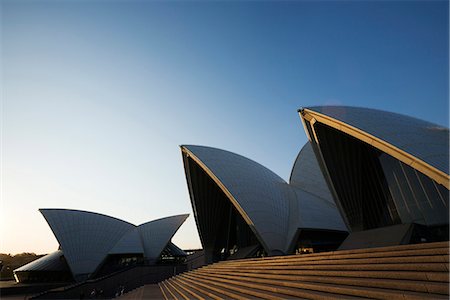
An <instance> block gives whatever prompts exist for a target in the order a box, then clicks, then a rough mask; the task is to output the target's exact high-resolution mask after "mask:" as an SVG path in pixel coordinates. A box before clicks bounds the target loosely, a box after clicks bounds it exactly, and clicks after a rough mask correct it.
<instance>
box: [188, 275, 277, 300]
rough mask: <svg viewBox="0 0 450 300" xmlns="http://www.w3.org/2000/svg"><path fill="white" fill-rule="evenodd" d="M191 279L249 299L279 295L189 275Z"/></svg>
mask: <svg viewBox="0 0 450 300" xmlns="http://www.w3.org/2000/svg"><path fill="white" fill-rule="evenodd" d="M189 278H190V279H191V280H194V281H202V282H203V283H205V284H209V285H216V286H219V287H221V288H222V289H227V290H232V291H233V293H236V292H237V293H239V294H240V295H241V296H243V297H246V298H249V299H266V300H277V299H279V295H277V294H274V293H271V292H261V291H258V290H255V289H251V288H247V289H244V288H242V287H240V286H236V285H230V284H222V283H220V282H215V281H213V282H211V281H209V280H208V279H207V278H195V277H192V276H191V277H189Z"/></svg>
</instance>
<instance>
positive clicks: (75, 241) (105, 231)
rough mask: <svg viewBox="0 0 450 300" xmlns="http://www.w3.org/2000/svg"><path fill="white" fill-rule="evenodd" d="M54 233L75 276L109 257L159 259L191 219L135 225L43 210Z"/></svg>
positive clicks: (98, 216)
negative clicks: (129, 255)
mask: <svg viewBox="0 0 450 300" xmlns="http://www.w3.org/2000/svg"><path fill="white" fill-rule="evenodd" d="M39 211H40V212H41V213H42V215H43V216H44V217H45V219H46V220H47V223H48V224H49V226H50V228H51V229H52V231H53V233H54V234H55V237H56V239H57V240H58V242H59V244H60V247H61V249H62V250H63V251H64V257H65V258H66V261H67V263H68V265H69V267H70V269H71V271H72V274H73V275H74V277H75V278H76V279H77V278H84V277H86V276H88V275H89V274H91V273H93V272H94V271H95V270H96V269H97V267H98V266H99V265H100V264H101V262H102V261H103V260H104V259H105V258H106V256H107V255H108V254H123V253H144V256H145V257H147V258H149V259H156V258H157V257H158V256H159V255H160V254H161V252H162V250H164V247H166V246H167V244H168V243H169V242H170V240H171V239H172V237H173V235H174V234H175V232H176V231H177V230H178V228H179V227H180V226H181V225H182V224H183V222H184V221H185V220H186V218H187V217H188V216H189V215H187V214H185V215H178V216H172V217H167V218H163V219H159V220H154V221H151V222H148V223H144V224H142V225H140V226H135V225H133V224H131V223H128V222H125V221H123V220H120V219H117V218H114V217H110V216H106V215H103V214H98V213H93V212H87V211H80V210H70V209H40V210H39Z"/></svg>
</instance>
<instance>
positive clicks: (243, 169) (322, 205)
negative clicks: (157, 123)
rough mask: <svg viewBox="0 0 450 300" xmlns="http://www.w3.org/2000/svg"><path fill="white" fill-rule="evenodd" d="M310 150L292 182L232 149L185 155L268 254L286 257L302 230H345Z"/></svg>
mask: <svg viewBox="0 0 450 300" xmlns="http://www.w3.org/2000/svg"><path fill="white" fill-rule="evenodd" d="M308 147H309V146H306V148H304V150H302V151H301V152H300V154H299V156H298V158H297V163H296V166H295V167H294V170H293V175H292V176H291V182H292V184H287V183H286V182H285V181H284V180H283V179H282V178H281V177H279V176H278V175H276V174H275V173H274V172H272V171H270V170H269V169H267V168H266V167H264V166H262V165H260V164H259V163H257V162H255V161H253V160H250V159H248V158H246V157H243V156H241V155H238V154H235V153H232V152H229V151H225V150H221V149H217V148H212V147H204V146H192V145H188V146H182V151H183V152H184V155H187V156H190V157H191V158H192V159H193V160H194V161H196V163H198V164H199V165H200V166H201V167H202V168H203V169H204V170H205V171H206V173H207V174H208V175H209V176H210V177H211V178H212V179H213V180H214V181H215V182H216V184H217V185H218V186H219V187H220V188H221V189H222V190H223V191H224V193H225V194H226V195H227V196H228V198H229V199H230V201H231V202H232V203H233V205H234V206H235V207H236V208H237V210H238V211H239V212H240V214H241V215H242V216H243V218H244V219H245V220H246V222H247V223H248V224H249V225H250V227H251V228H252V229H253V230H254V232H255V234H256V236H257V237H258V238H259V240H260V242H261V244H262V245H263V246H264V247H265V248H266V251H267V252H268V253H277V252H282V253H286V252H287V251H288V249H289V247H290V245H291V243H292V238H293V237H294V236H295V233H296V231H297V230H298V228H316V229H331V230H342V231H346V230H347V228H346V227H345V225H344V222H343V221H342V218H341V216H340V215H339V212H338V211H337V208H336V206H335V204H334V201H333V200H332V199H330V198H329V197H330V196H328V195H327V194H326V192H324V191H320V190H319V189H320V188H325V189H328V187H327V185H326V183H325V182H324V180H323V177H322V176H323V175H322V174H321V173H320V169H319V165H318V163H317V161H316V162H314V161H311V160H315V156H314V153H313V152H312V150H311V149H309V148H308ZM303 168H314V170H313V169H303ZM302 172H304V173H302ZM318 177H319V178H318ZM328 193H329V192H328ZM322 197H323V198H322ZM194 200H195V199H194Z"/></svg>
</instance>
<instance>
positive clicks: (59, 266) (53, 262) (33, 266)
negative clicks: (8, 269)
mask: <svg viewBox="0 0 450 300" xmlns="http://www.w3.org/2000/svg"><path fill="white" fill-rule="evenodd" d="M63 255H64V254H63V252H62V251H61V250H56V251H55V252H52V253H50V254H47V255H45V256H43V257H41V258H38V259H36V260H33V261H32V262H30V263H28V264H26V265H23V266H21V267H20V268H17V269H15V270H14V272H30V271H66V270H68V269H67V264H66V263H65V261H64V260H63V259H62V258H61V257H62V256H63Z"/></svg>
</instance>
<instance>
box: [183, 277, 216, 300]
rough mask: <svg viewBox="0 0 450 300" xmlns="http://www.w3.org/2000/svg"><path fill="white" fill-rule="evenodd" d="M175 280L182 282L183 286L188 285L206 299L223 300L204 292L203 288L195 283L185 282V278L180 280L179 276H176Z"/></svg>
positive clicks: (206, 291)
mask: <svg viewBox="0 0 450 300" xmlns="http://www.w3.org/2000/svg"><path fill="white" fill-rule="evenodd" d="M177 280H178V281H180V282H182V283H183V284H185V285H189V286H190V287H191V288H193V289H195V290H197V291H198V292H199V293H201V294H203V295H205V297H207V299H208V298H209V299H214V300H223V299H224V298H223V297H220V296H218V295H216V294H214V293H212V292H210V291H208V290H205V289H204V288H201V287H200V286H198V285H197V284H196V283H195V282H192V281H191V282H188V281H187V280H186V278H182V277H181V276H177Z"/></svg>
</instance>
